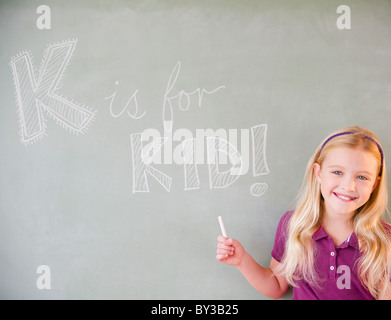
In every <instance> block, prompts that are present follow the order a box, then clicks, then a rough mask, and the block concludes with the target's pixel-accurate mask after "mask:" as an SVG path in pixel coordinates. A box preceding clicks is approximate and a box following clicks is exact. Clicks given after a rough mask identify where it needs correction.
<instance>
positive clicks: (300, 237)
mask: <svg viewBox="0 0 391 320" xmlns="http://www.w3.org/2000/svg"><path fill="white" fill-rule="evenodd" d="M344 132H351V134H341V133H344ZM355 133H357V134H355ZM333 136H335V137H333ZM330 138H331V139H330ZM343 147H344V148H354V149H357V148H362V150H364V151H366V152H369V153H371V154H372V155H373V156H374V157H375V158H376V159H377V160H378V164H379V167H378V170H379V182H378V184H377V186H376V188H375V189H374V190H373V192H372V194H371V196H370V198H369V200H368V201H367V202H366V203H365V204H364V205H363V206H362V207H360V208H359V209H357V211H356V213H355V215H354V217H353V221H352V223H353V228H354V232H355V233H356V235H357V238H358V241H359V248H360V258H359V260H358V261H357V267H358V269H357V270H358V276H359V278H360V280H361V282H362V284H363V285H364V286H365V287H366V288H367V289H368V291H369V292H370V293H371V294H372V296H374V297H375V298H379V297H380V296H381V295H382V294H384V293H385V291H386V290H387V287H388V282H389V281H390V276H391V270H390V266H391V239H390V230H387V229H386V228H387V226H386V223H385V222H384V221H382V218H383V217H384V215H385V213H386V212H388V211H387V202H388V194H387V181H386V165H385V161H384V155H383V154H382V153H383V152H382V149H381V146H380V143H379V140H378V138H377V137H376V136H375V135H374V134H373V133H372V132H370V131H368V130H366V129H363V128H360V127H349V128H345V129H342V130H340V131H337V132H335V133H334V134H333V135H330V137H329V138H327V139H325V140H324V142H323V143H322V144H321V145H320V146H319V147H318V148H317V150H316V151H315V153H314V155H313V156H312V157H311V159H310V160H309V162H308V165H307V169H306V174H305V178H304V181H303V185H302V188H301V192H300V194H299V195H300V198H299V199H298V201H297V205H296V209H295V212H294V214H293V215H292V217H291V219H290V221H289V232H288V238H287V241H286V248H285V254H284V257H283V259H282V261H281V264H280V268H279V270H280V271H281V272H282V273H283V274H285V276H286V278H287V281H288V282H289V283H290V284H291V285H293V286H294V285H295V281H296V280H304V281H306V282H308V283H310V284H312V285H314V286H317V287H320V286H321V282H322V280H323V279H321V278H320V277H319V275H318V273H317V271H316V270H315V263H314V247H313V239H312V236H313V234H314V232H315V231H316V230H318V229H319V227H320V225H321V221H322V217H323V205H324V200H323V197H322V195H321V190H320V184H319V183H318V182H317V180H316V177H315V173H314V169H313V167H314V164H315V163H318V164H320V165H321V164H322V162H323V160H324V159H325V157H326V155H327V153H328V152H329V151H330V150H333V149H336V148H343Z"/></svg>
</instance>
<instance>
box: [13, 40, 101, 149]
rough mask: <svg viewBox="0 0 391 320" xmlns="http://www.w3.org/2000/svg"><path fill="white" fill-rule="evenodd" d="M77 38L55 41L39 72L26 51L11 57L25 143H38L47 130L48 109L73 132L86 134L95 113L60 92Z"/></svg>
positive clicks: (59, 122)
mask: <svg viewBox="0 0 391 320" xmlns="http://www.w3.org/2000/svg"><path fill="white" fill-rule="evenodd" d="M76 42H77V40H68V41H64V42H62V43H57V44H51V45H49V46H48V48H47V49H46V50H45V53H44V55H43V58H42V62H41V66H40V69H39V72H38V75H36V74H35V72H34V65H33V63H32V58H31V56H30V54H29V53H28V52H27V51H22V52H20V53H19V54H17V55H16V56H15V57H13V58H12V59H11V62H10V66H11V69H12V74H13V79H14V86H15V94H16V104H17V108H18V118H19V126H20V136H21V142H23V143H24V144H29V143H34V142H36V141H38V140H39V139H42V138H43V137H44V135H45V133H46V123H45V121H46V120H45V118H44V115H43V112H44V111H45V112H46V113H47V114H48V115H50V116H51V117H52V118H53V119H54V120H56V122H57V123H58V124H59V125H61V126H63V127H64V128H65V129H66V130H69V131H70V132H72V133H75V134H79V133H84V132H85V131H86V130H87V129H88V127H89V126H90V125H91V123H92V121H93V119H94V116H95V112H94V111H92V110H91V109H90V108H89V107H86V106H84V105H81V104H80V103H78V102H75V101H70V100H68V99H65V98H64V97H62V96H61V95H60V94H59V93H58V89H59V87H60V84H61V80H62V78H63V75H64V72H65V70H66V68H67V66H68V64H69V61H70V59H71V56H72V54H73V52H74V50H75V46H76Z"/></svg>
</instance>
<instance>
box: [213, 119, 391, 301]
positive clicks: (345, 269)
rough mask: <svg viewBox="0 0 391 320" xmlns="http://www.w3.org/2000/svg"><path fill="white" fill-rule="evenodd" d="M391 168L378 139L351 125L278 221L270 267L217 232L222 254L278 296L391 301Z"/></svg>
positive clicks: (326, 146) (318, 159) (320, 153)
mask: <svg viewBox="0 0 391 320" xmlns="http://www.w3.org/2000/svg"><path fill="white" fill-rule="evenodd" d="M387 200H388V195H387V183H386V165H385V159H384V154H383V149H382V147H381V145H380V143H379V140H378V139H377V137H376V136H375V135H374V134H373V133H371V132H370V131H368V130H365V129H362V128H359V127H349V128H346V129H343V130H341V131H338V132H336V133H334V134H332V135H331V136H329V137H328V138H327V139H326V140H325V141H324V142H323V143H322V144H321V145H320V146H319V147H318V148H317V150H316V152H315V154H314V155H313V156H312V158H311V159H310V161H309V163H308V166H307V170H306V174H305V179H304V183H303V186H302V190H301V197H300V199H299V200H298V203H297V206H296V209H295V210H294V211H290V212H287V213H286V214H285V215H284V216H283V217H282V218H281V220H280V222H279V225H278V228H277V232H276V237H275V242H274V246H273V250H272V252H271V255H272V258H271V262H270V266H269V268H264V267H262V266H260V265H259V264H258V263H256V262H255V260H254V259H253V258H252V257H251V256H250V255H249V254H248V253H247V252H246V251H245V249H244V248H243V246H242V245H241V244H240V243H239V242H238V241H237V240H235V239H227V238H224V237H223V236H221V235H220V236H219V237H218V238H217V239H218V245H217V256H216V258H217V259H218V260H219V261H221V262H223V263H226V264H229V265H235V266H236V267H237V268H238V269H239V270H240V272H241V273H242V274H243V275H244V276H245V277H246V279H247V280H248V281H249V282H250V283H251V285H252V286H253V287H254V288H255V289H256V290H258V291H259V292H260V293H262V294H264V295H266V296H268V297H270V298H273V299H278V298H280V297H282V296H283V295H284V294H285V293H286V291H287V289H288V287H289V285H292V286H293V299H297V300H299V299H391V284H390V281H391V226H390V225H388V224H387V223H386V222H385V221H383V220H382V218H383V216H384V214H385V212H386V211H387Z"/></svg>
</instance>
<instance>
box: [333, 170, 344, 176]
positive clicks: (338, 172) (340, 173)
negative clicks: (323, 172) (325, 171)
mask: <svg viewBox="0 0 391 320" xmlns="http://www.w3.org/2000/svg"><path fill="white" fill-rule="evenodd" d="M332 173H334V174H336V175H337V176H340V175H342V171H338V170H337V171H333V172H332Z"/></svg>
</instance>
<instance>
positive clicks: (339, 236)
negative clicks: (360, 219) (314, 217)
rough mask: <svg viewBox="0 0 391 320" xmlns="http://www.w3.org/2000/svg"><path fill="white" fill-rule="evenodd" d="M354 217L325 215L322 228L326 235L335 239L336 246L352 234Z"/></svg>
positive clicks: (325, 213)
mask: <svg viewBox="0 0 391 320" xmlns="http://www.w3.org/2000/svg"><path fill="white" fill-rule="evenodd" d="M353 216H354V213H352V214H351V215H346V216H345V215H343V216H341V215H337V216H336V215H330V214H328V213H327V212H326V210H325V212H324V213H323V219H322V227H323V229H324V230H325V231H326V233H327V234H328V235H329V236H330V237H331V238H333V240H334V244H335V245H336V246H339V245H340V244H341V243H343V242H344V241H345V240H346V239H347V238H349V236H350V235H351V234H352V232H353V230H354V228H353Z"/></svg>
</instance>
